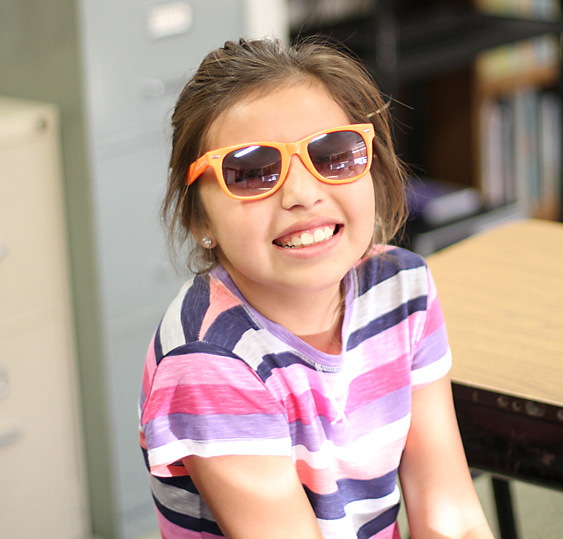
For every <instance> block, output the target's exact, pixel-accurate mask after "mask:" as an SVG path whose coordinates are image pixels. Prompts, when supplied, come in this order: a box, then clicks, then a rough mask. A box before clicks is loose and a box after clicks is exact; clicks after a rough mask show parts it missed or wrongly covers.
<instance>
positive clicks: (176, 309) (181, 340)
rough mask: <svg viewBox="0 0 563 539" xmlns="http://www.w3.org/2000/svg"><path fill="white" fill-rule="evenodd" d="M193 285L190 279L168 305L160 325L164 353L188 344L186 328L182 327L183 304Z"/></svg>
mask: <svg viewBox="0 0 563 539" xmlns="http://www.w3.org/2000/svg"><path fill="white" fill-rule="evenodd" d="M191 285H192V281H188V282H187V283H185V284H184V286H182V288H181V289H180V292H178V295H177V296H176V297H175V298H174V300H173V301H172V303H171V304H170V306H169V307H168V309H167V311H166V313H165V314H164V317H163V319H162V323H161V325H160V333H159V335H160V345H161V347H162V353H163V355H166V354H168V352H170V351H171V350H174V348H177V347H178V346H182V345H183V344H186V337H185V336H184V328H183V327H182V316H181V315H182V304H183V303H184V297H185V295H186V292H187V290H188V288H189V287H190V286H191Z"/></svg>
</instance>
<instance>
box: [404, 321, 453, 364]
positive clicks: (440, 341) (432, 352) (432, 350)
mask: <svg viewBox="0 0 563 539" xmlns="http://www.w3.org/2000/svg"><path fill="white" fill-rule="evenodd" d="M447 351H448V335H447V332H446V326H445V324H442V325H441V326H440V327H439V328H438V329H437V330H436V331H434V333H432V334H430V335H428V336H426V337H425V338H424V339H422V341H420V344H419V346H418V348H417V350H416V353H415V355H414V359H413V366H412V368H413V370H415V369H420V368H422V367H426V366H427V365H430V364H431V363H434V362H435V361H437V360H438V359H440V358H442V357H443V356H444V355H445V354H446V352H447Z"/></svg>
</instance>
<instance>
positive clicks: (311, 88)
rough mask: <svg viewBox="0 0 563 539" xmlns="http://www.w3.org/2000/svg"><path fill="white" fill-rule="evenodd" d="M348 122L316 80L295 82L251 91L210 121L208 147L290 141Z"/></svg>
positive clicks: (343, 112) (339, 108)
mask: <svg viewBox="0 0 563 539" xmlns="http://www.w3.org/2000/svg"><path fill="white" fill-rule="evenodd" d="M349 123H350V118H349V117H348V114H347V113H346V111H345V110H344V109H343V108H342V107H341V106H340V105H339V104H338V103H337V102H336V101H335V100H334V98H333V97H332V95H331V94H330V93H329V91H328V90H327V89H326V88H325V86H323V85H322V84H320V83H311V82H307V83H299V84H292V85H289V84H288V85H284V86H276V87H271V88H269V89H267V90H262V91H260V92H253V93H251V94H250V95H246V96H244V97H243V98H242V99H240V100H238V101H237V102H235V103H234V104H233V105H231V106H229V107H228V108H227V109H226V110H225V111H223V112H222V113H221V114H220V115H219V116H218V117H217V119H216V120H215V121H214V122H213V123H212V124H211V126H210V129H209V132H208V137H207V140H208V146H209V148H208V149H214V148H222V147H226V146H234V145H236V144H243V143H246V142H258V141H278V142H292V141H296V140H299V139H301V138H303V137H306V136H307V135H310V134H311V133H315V132H317V131H321V130H323V129H327V128H329V127H337V126H340V125H347V124H349Z"/></svg>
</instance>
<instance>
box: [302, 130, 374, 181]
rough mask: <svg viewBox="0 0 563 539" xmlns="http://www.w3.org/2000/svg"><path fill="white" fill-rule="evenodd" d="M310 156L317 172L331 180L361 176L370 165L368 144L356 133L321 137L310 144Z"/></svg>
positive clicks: (323, 135)
mask: <svg viewBox="0 0 563 539" xmlns="http://www.w3.org/2000/svg"><path fill="white" fill-rule="evenodd" d="M309 156H310V157H311V161H312V163H313V165H314V167H315V168H316V169H317V172H318V173H319V174H320V175H321V176H323V177H324V178H327V179H329V180H342V181H344V180H348V179H350V178H354V177H356V176H360V175H361V174H363V173H364V172H365V170H366V168H367V165H368V152H367V148H366V143H365V141H364V139H363V138H362V136H361V135H360V134H359V133H356V132H354V131H336V132H334V133H324V134H322V135H319V136H318V137H317V138H315V139H313V140H312V141H311V142H310V143H309Z"/></svg>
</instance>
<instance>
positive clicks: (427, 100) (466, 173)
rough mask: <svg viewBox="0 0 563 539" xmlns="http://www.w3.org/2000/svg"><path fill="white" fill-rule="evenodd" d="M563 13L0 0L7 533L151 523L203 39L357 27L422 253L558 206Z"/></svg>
mask: <svg viewBox="0 0 563 539" xmlns="http://www.w3.org/2000/svg"><path fill="white" fill-rule="evenodd" d="M561 29H562V19H561V5H560V2H559V1H557V0H473V1H471V0H449V1H441V2H440V1H432V0H424V1H415V0H397V1H390V0H143V1H139V0H42V1H41V2H37V1H34V0H2V1H1V3H0V536H2V537H7V538H8V537H9V538H25V539H27V538H38V537H41V538H49V539H50V538H56V539H66V538H69V539H70V538H86V537H98V538H100V539H102V538H103V539H106V538H107V539H113V538H126V539H146V538H149V537H157V536H158V535H157V532H156V522H155V516H154V511H153V508H152V500H151V497H150V492H149V488H148V484H147V477H146V473H145V470H144V463H143V462H142V455H141V452H140V450H139V447H138V434H137V422H138V409H137V402H138V395H139V388H140V382H141V376H142V372H141V369H142V366H143V362H144V356H145V352H146V349H147V346H148V344H149V341H150V338H151V336H152V333H153V331H154V330H155V328H156V325H157V324H158V321H159V319H160V317H161V315H162V313H163V312H164V310H165V308H166V307H167V305H168V303H169V301H170V300H171V299H172V298H173V297H174V295H175V294H176V292H177V289H178V288H179V286H180V284H181V282H182V281H183V280H184V279H185V277H186V275H185V274H184V275H178V274H177V273H176V272H175V271H174V269H173V268H172V266H171V264H170V262H169V259H168V253H167V247H166V243H165V240H164V234H163V230H162V227H161V225H160V219H159V206H160V202H161V199H162V196H163V194H164V188H165V183H166V174H167V159H168V152H169V137H170V131H169V126H168V124H169V118H170V113H171V109H172V106H173V104H174V101H175V97H176V96H177V94H178V93H179V91H180V90H181V88H182V86H183V85H184V84H185V82H186V81H187V79H188V78H189V77H190V75H191V74H192V73H193V71H194V69H195V68H196V67H197V65H198V64H199V62H200V61H201V59H202V57H203V56H204V54H205V53H206V52H208V51H209V50H210V49H212V48H215V47H218V46H220V45H222V44H223V43H224V42H225V41H226V40H228V39H238V38H239V37H241V36H245V37H261V36H276V37H278V38H280V39H283V40H284V41H287V42H289V41H291V40H295V39H298V38H299V37H300V36H305V35H309V34H317V33H322V34H324V35H326V36H330V37H332V38H334V39H337V40H339V41H342V42H343V43H345V45H346V46H347V47H348V48H349V49H351V50H352V51H353V52H354V53H355V54H356V55H357V56H359V58H361V60H362V61H363V62H365V64H366V66H367V67H368V69H369V70H370V71H371V72H372V74H373V75H374V77H375V79H376V81H377V82H378V84H379V85H380V87H381V89H382V90H383V91H384V92H385V94H386V95H387V96H388V99H389V102H390V107H391V109H392V114H393V116H394V117H395V119H396V123H395V125H394V133H395V138H396V141H397V151H398V153H399V155H400V157H401V158H402V159H403V160H404V161H405V162H406V163H407V164H408V165H409V167H410V172H411V175H412V188H411V190H410V200H409V203H410V206H411V211H412V217H411V219H410V221H409V223H408V226H407V228H406V233H405V237H404V239H402V243H404V244H405V245H406V246H408V247H410V248H411V249H413V250H415V251H417V252H419V253H420V254H422V255H428V254H431V253H432V252H435V251H437V250H439V249H441V248H443V247H446V246H447V245H450V244H452V243H455V242H456V241H459V240H460V239H463V238H465V237H467V236H470V235H472V234H474V233H476V232H478V231H481V230H484V229H486V228H489V227H491V226H494V225H496V224H498V223H501V222H505V221H508V220H512V219H519V218H522V217H526V216H534V217H540V218H544V219H552V220H560V218H561V200H562V195H561V191H562V190H561V183H562V182H561V149H562V147H563V143H562V140H561V97H562V92H563V86H562V82H561V81H562V77H561V42H560V36H561ZM554 248H556V247H554ZM476 485H477V488H478V490H479V494H480V496H481V499H482V501H483V503H484V505H485V509H486V511H487V515H488V516H489V519H490V522H491V525H492V526H493V528H494V527H495V526H496V524H495V510H494V504H493V503H492V498H491V493H490V481H489V480H488V477H487V475H486V474H484V475H481V476H480V477H478V478H477V479H476ZM514 493H515V509H516V513H517V515H516V516H517V520H518V524H519V527H520V530H521V534H522V537H523V538H529V539H532V538H534V539H535V538H554V539H555V538H558V537H560V536H561V530H563V495H562V494H561V493H560V492H553V491H548V490H546V489H543V488H539V487H535V486H531V485H526V484H522V483H516V484H515V492H514ZM401 519H402V521H403V522H404V514H401ZM403 527H404V528H405V530H406V526H405V525H404V526H403ZM405 533H406V532H405Z"/></svg>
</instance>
